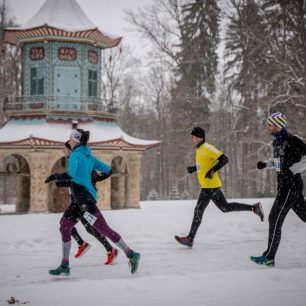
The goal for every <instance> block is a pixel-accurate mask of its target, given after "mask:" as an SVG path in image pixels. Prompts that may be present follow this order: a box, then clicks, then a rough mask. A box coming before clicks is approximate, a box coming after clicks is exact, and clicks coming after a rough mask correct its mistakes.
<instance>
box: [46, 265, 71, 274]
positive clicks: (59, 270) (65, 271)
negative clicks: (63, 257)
mask: <svg viewBox="0 0 306 306" xmlns="http://www.w3.org/2000/svg"><path fill="white" fill-rule="evenodd" d="M49 274H51V275H54V276H59V275H65V276H68V275H70V268H69V266H68V265H61V266H59V267H58V268H56V269H54V270H49Z"/></svg>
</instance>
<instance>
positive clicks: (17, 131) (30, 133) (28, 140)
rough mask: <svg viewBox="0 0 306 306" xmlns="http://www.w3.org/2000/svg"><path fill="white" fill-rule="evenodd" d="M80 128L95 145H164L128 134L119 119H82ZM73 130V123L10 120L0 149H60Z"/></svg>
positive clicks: (136, 148) (136, 147) (139, 148)
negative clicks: (119, 123) (86, 131)
mask: <svg viewBox="0 0 306 306" xmlns="http://www.w3.org/2000/svg"><path fill="white" fill-rule="evenodd" d="M78 128H81V129H83V130H89V131H90V139H89V144H90V146H91V147H92V148H103V149H106V150H107V149H112V150H116V149H117V150H118V149H120V150H132V151H145V150H147V149H150V148H153V147H157V146H159V145H160V141H156V140H143V139H138V138H135V137H132V136H130V135H128V134H126V133H125V132H123V131H122V129H121V128H120V127H119V126H118V124H117V123H116V122H110V121H93V122H79V123H78ZM71 131H72V126H71V122H62V123H59V122H56V123H55V122H48V121H47V120H45V119H35V120H33V119H32V120H31V119H27V120H24V119H22V120H9V121H8V122H7V123H6V124H5V125H4V126H3V127H2V128H1V129H0V148H23V147H38V148H45V147H49V148H50V147H54V148H58V147H62V146H63V144H64V143H65V142H66V141H67V140H68V139H69V135H70V133H71Z"/></svg>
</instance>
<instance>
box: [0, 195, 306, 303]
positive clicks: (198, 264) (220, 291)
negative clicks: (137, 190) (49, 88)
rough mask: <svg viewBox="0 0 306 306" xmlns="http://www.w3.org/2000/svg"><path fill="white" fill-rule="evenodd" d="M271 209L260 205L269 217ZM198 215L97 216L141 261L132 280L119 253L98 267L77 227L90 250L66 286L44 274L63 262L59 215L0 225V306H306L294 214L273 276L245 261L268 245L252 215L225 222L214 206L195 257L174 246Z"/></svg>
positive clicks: (182, 207)
mask: <svg viewBox="0 0 306 306" xmlns="http://www.w3.org/2000/svg"><path fill="white" fill-rule="evenodd" d="M255 201H256V200H254V199H248V200H246V201H245V202H247V203H254V202H255ZM271 204H272V199H265V200H263V207H264V210H265V212H266V214H268V212H269V210H270V207H271ZM194 205H195V201H180V202H171V201H167V202H143V203H142V205H141V206H142V208H141V209H139V210H123V211H103V214H104V215H105V217H106V220H107V221H108V223H109V225H110V226H112V227H113V228H114V229H115V230H117V231H118V232H119V233H120V234H121V235H122V236H123V238H124V239H125V240H126V242H127V243H128V244H129V245H130V246H131V247H132V248H135V250H137V251H140V253H141V254H142V258H141V264H140V268H139V271H138V272H137V274H136V275H134V276H131V275H130V273H129V270H128V265H127V259H126V258H125V256H124V255H123V253H122V252H120V254H119V257H118V258H117V262H116V263H115V264H114V265H113V266H104V265H103V261H104V260H105V250H104V249H103V248H102V246H101V245H100V244H99V243H98V242H97V241H95V240H94V239H93V238H92V237H91V236H89V235H88V234H87V232H86V231H85V230H84V229H83V227H82V225H81V224H79V225H78V226H77V228H78V230H79V231H80V233H81V234H82V236H84V238H86V240H87V241H89V242H90V243H91V244H92V248H91V249H90V250H89V251H88V253H86V255H84V257H82V258H80V259H74V258H73V257H71V275H70V277H61V278H53V277H51V276H49V275H48V270H49V269H50V268H54V267H56V266H58V264H59V262H60V257H61V242H60V235H59V232H58V222H59V219H60V217H61V214H33V215H32V214H30V215H14V216H0V305H8V303H7V300H8V299H10V297H11V296H14V297H15V298H17V299H19V301H20V302H27V301H28V302H29V304H28V305H30V306H32V305H33V306H34V305H35V306H36V305H37V306H44V305H52V306H53V305H54V306H55V305H59V306H61V305H63V306H64V305H65V306H67V305H74V306H81V305H82V306H83V305H88V306H91V305H102V304H103V305H107V306H112V305H131V306H132V305H133V306H136V305H167V306H169V305H175V306H179V305H184V306H186V305H205V306H222V305H233V306H234V305H235V306H239V305H241V306H242V305H243V306H246V305H248V306H253V305H254V306H255V305H256V306H257V305H261V306H263V305H267V306H268V305H290V306H299V305H301V306H302V305H303V306H304V305H305V300H306V290H305V288H306V256H305V253H306V239H305V237H306V224H304V223H303V222H302V221H300V220H299V219H298V217H297V216H295V214H294V213H292V212H290V213H289V215H288V217H287V219H286V221H285V224H284V226H283V239H282V242H281V246H280V249H279V252H278V256H277V261H276V265H277V267H276V268H275V269H264V268H260V267H258V266H256V265H254V264H253V263H251V262H250V261H249V260H248V257H249V256H250V255H260V254H261V253H262V251H263V250H264V249H265V247H266V243H267V232H268V223H267V222H264V223H261V222H260V221H259V218H258V217H257V216H255V215H254V214H253V213H249V212H239V213H228V214H224V213H222V212H220V211H219V210H217V208H215V206H214V205H213V204H212V203H211V204H210V206H209V207H208V209H207V210H206V212H205V215H204V221H203V223H202V226H201V227H200V229H199V232H198V235H197V239H196V241H195V245H194V247H193V249H186V248H185V247H181V246H179V245H178V244H177V243H176V242H175V240H174V239H173V236H174V235H175V234H179V235H181V234H187V233H188V231H189V227H190V223H191V219H192V215H193V208H194ZM75 250H76V243H75V242H73V245H72V251H73V253H74V252H75Z"/></svg>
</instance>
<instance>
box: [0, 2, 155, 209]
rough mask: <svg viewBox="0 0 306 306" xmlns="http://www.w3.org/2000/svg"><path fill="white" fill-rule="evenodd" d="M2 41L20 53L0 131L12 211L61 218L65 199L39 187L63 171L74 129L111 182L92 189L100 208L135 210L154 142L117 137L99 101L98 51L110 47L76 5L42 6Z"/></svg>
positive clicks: (0, 155)
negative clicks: (107, 168)
mask: <svg viewBox="0 0 306 306" xmlns="http://www.w3.org/2000/svg"><path fill="white" fill-rule="evenodd" d="M5 41H6V42H7V43H9V44H12V45H14V46H16V47H17V48H20V49H21V51H22V55H21V57H22V95H21V96H18V95H16V96H11V97H7V98H6V103H5V117H6V122H5V124H4V126H3V127H2V128H1V129H0V161H2V164H4V167H2V168H3V169H2V170H1V169H0V174H1V175H2V176H8V175H14V177H16V186H17V187H16V203H17V204H16V205H17V208H16V209H17V211H21V212H26V211H33V212H34V211H51V212H57V211H62V210H64V209H65V207H66V206H67V205H68V204H69V197H67V195H66V194H65V193H64V192H62V191H61V190H58V189H57V188H56V187H55V186H53V185H50V186H46V185H45V184H44V179H45V177H46V176H48V175H49V174H50V173H52V172H56V171H62V170H64V169H65V167H66V160H65V158H63V157H62V148H63V144H64V142H65V141H66V140H67V139H68V137H69V134H70V132H71V130H72V129H73V128H76V127H78V128H82V129H84V130H89V131H90V133H91V137H90V146H91V148H92V149H93V151H94V154H95V155H96V156H97V157H99V158H101V159H102V160H104V161H106V162H108V163H109V164H111V165H112V167H113V170H114V175H113V176H112V177H111V179H110V180H108V181H106V182H103V183H102V184H101V186H99V187H98V194H99V198H100V199H101V201H100V202H99V205H100V208H105V209H110V208H113V209H118V208H130V207H139V195H140V166H141V157H142V153H143V152H144V151H145V150H147V149H149V148H152V147H154V146H157V145H159V142H158V141H148V140H140V139H137V138H134V137H131V136H129V135H127V134H126V133H124V132H123V131H122V130H121V128H120V127H119V126H118V124H117V122H116V115H115V113H114V110H113V109H110V108H108V107H107V106H106V104H105V103H104V101H103V100H102V99H101V56H103V49H107V48H113V47H116V46H117V45H118V44H119V43H120V41H121V37H117V38H113V37H111V36H109V35H106V34H105V33H103V32H102V31H101V30H99V29H98V28H97V27H96V26H95V25H94V24H93V23H92V22H91V21H90V20H89V19H88V17H87V16H86V15H85V13H84V12H83V10H82V9H81V7H80V6H79V5H78V3H77V1H76V0H47V1H46V2H45V3H44V5H43V6H42V7H41V8H40V10H39V11H38V12H37V14H36V15H34V17H33V18H32V19H31V20H30V21H29V22H28V23H27V24H26V25H24V26H22V27H19V28H8V29H6V31H5Z"/></svg>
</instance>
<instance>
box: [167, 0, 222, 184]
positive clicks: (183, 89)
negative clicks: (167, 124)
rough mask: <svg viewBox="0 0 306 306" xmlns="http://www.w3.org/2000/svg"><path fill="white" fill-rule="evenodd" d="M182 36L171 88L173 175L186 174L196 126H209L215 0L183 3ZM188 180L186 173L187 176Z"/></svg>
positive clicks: (216, 38)
mask: <svg viewBox="0 0 306 306" xmlns="http://www.w3.org/2000/svg"><path fill="white" fill-rule="evenodd" d="M181 11H182V16H183V22H182V32H181V33H182V36H181V42H180V46H179V49H180V51H179V52H178V54H177V56H178V58H179V61H178V62H179V65H178V68H177V76H176V81H175V82H174V84H173V88H172V91H171V96H172V100H171V105H170V108H171V126H172V137H171V144H170V146H171V155H172V162H173V163H172V164H171V166H172V169H173V173H172V174H173V175H174V177H179V178H180V179H183V178H184V177H186V164H185V165H184V164H179V165H178V164H177V161H179V160H185V162H186V163H187V162H188V161H187V160H188V159H190V158H191V155H193V152H192V151H191V150H190V142H189V139H188V136H189V134H190V131H191V129H192V127H193V126H201V127H203V128H205V129H206V130H207V129H208V128H209V104H210V97H211V94H212V93H213V92H214V89H215V75H216V71H217V63H218V60H217V53H216V50H217V45H218V42H219V32H218V18H219V13H220V9H219V8H218V6H217V3H216V2H215V1H204V0H194V1H187V3H185V4H184V5H183V6H182V7H181ZM186 180H187V177H186Z"/></svg>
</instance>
